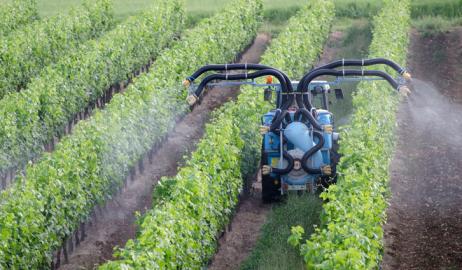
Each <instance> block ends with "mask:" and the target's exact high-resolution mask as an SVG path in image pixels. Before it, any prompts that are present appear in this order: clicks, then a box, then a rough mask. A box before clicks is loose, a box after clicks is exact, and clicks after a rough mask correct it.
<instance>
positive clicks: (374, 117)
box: [301, 0, 410, 269]
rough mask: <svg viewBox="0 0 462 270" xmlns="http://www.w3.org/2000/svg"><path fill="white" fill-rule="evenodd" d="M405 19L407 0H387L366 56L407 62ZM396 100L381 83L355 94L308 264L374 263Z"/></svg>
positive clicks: (305, 250)
mask: <svg viewBox="0 0 462 270" xmlns="http://www.w3.org/2000/svg"><path fill="white" fill-rule="evenodd" d="M409 23H410V16H409V2H408V1H400V0H387V1H385V2H384V6H383V8H382V10H381V11H380V13H379V15H378V16H376V17H375V18H374V31H373V40H372V44H371V46H370V51H369V56H370V57H385V58H390V59H393V60H395V61H397V62H398V63H405V61H406V52H407V46H408V30H409ZM389 72H392V71H389ZM397 105H398V98H397V95H396V93H395V92H393V91H392V90H391V89H390V87H389V86H388V85H387V84H383V83H373V84H361V85H360V90H358V92H357V93H356V95H355V96H354V99H353V106H354V108H355V113H354V115H353V118H352V121H351V125H350V126H349V127H348V128H346V129H345V130H344V131H343V133H342V134H341V138H342V140H341V142H340V146H341V147H340V149H341V153H342V154H343V156H342V159H341V163H340V164H339V168H338V172H339V180H338V184H337V185H333V186H331V187H330V188H329V190H328V192H325V193H323V194H322V195H321V196H322V198H323V199H326V200H328V202H326V203H325V204H324V212H323V214H322V215H321V219H322V223H323V226H322V227H321V228H319V229H317V230H316V232H315V234H313V235H312V236H311V238H310V240H309V241H307V242H306V243H305V244H303V245H302V248H301V252H302V255H303V256H304V258H305V261H306V267H307V268H308V269H376V268H378V265H379V263H380V260H381V256H382V255H381V254H382V238H383V231H382V224H383V223H384V221H385V218H386V216H385V210H386V207H387V203H386V198H387V195H388V194H389V190H388V176H389V175H388V165H389V163H390V160H391V156H392V151H393V147H394V144H393V141H394V140H393V137H394V127H395V112H396V109H397Z"/></svg>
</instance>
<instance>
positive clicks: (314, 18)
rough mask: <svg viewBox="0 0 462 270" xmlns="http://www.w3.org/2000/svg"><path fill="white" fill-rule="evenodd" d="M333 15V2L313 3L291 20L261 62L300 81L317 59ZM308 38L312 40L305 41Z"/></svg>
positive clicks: (327, 34)
mask: <svg viewBox="0 0 462 270" xmlns="http://www.w3.org/2000/svg"><path fill="white" fill-rule="evenodd" d="M334 16H335V14H334V5H333V3H332V2H331V1H326V2H325V3H323V4H320V3H319V1H310V2H309V4H307V5H305V6H304V7H303V8H301V9H300V11H299V12H298V13H297V15H295V16H294V17H292V18H291V19H290V20H289V22H288V25H287V27H286V30H285V31H283V32H282V33H281V34H280V35H279V36H278V38H277V39H276V40H275V41H273V43H272V45H271V48H270V49H269V50H268V52H267V53H265V55H264V56H263V58H262V62H263V63H266V64H268V65H270V66H273V67H275V68H278V69H280V70H283V71H285V72H286V73H287V75H288V76H289V78H292V79H296V78H300V77H301V76H302V75H303V73H305V72H306V71H307V70H309V69H311V68H312V67H313V65H314V64H315V62H316V60H317V59H318V57H319V55H320V53H321V51H322V46H321V45H322V44H324V42H325V40H326V39H327V37H328V36H329V29H330V26H331V22H332V18H333V17H334ZM307 36H309V38H303V37H307ZM294 43H295V44H294Z"/></svg>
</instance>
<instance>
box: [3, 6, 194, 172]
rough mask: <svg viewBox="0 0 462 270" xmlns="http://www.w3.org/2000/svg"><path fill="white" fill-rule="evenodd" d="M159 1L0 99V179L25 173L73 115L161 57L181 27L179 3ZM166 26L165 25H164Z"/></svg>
mask: <svg viewBox="0 0 462 270" xmlns="http://www.w3.org/2000/svg"><path fill="white" fill-rule="evenodd" d="M169 2H170V1H167V0H162V1H157V2H156V4H154V5H153V6H152V7H151V8H149V9H147V10H146V11H144V12H143V13H141V14H139V15H137V16H134V17H131V18H128V19H127V20H126V21H125V22H123V23H121V24H119V25H118V26H117V27H115V29H113V30H111V31H110V32H108V33H106V34H105V35H104V36H103V37H101V38H100V39H98V40H90V41H87V42H86V43H84V44H82V45H81V46H80V48H79V49H78V50H75V51H72V52H70V53H69V54H68V56H67V57H65V58H63V59H61V60H60V61H58V62H57V63H55V64H54V65H53V66H49V67H47V68H46V69H44V70H43V71H42V72H41V73H40V75H39V76H37V77H36V78H34V79H32V80H31V82H30V83H29V84H28V85H27V88H26V89H25V90H23V91H21V92H15V93H11V94H9V95H7V96H6V97H5V98H4V99H2V100H0V116H3V117H0V141H1V142H2V143H1V144H0V174H1V173H5V172H7V171H8V170H9V169H12V168H23V167H24V166H25V165H26V164H27V162H28V161H29V160H31V159H34V158H36V157H38V156H39V155H40V154H41V153H42V151H43V145H44V144H46V143H49V142H50V141H51V140H52V139H53V137H55V136H60V135H62V133H63V131H64V127H65V126H66V124H67V123H68V121H70V120H71V119H72V118H73V117H74V115H75V114H76V113H78V112H80V111H81V110H82V109H83V108H85V107H87V106H88V105H89V104H90V103H93V102H96V100H97V99H98V98H99V97H101V96H102V95H103V93H104V91H105V90H106V89H108V88H109V87H110V86H111V85H113V84H116V83H118V82H120V81H124V80H126V79H127V78H128V76H129V75H130V74H131V73H132V72H133V71H135V70H137V69H139V68H140V67H142V66H143V65H145V64H147V62H148V61H149V60H150V59H152V58H154V57H156V56H157V55H159V54H160V52H161V50H162V49H164V48H165V47H167V46H168V45H169V44H170V43H171V42H172V41H173V40H174V39H175V38H176V35H177V34H178V33H179V32H180V31H181V29H182V28H183V26H184V23H183V21H184V17H185V15H184V13H185V12H184V10H183V7H182V5H181V4H180V3H179V1H171V3H169ZM165 21H168V22H169V23H165Z"/></svg>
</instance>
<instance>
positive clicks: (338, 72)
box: [297, 69, 399, 110]
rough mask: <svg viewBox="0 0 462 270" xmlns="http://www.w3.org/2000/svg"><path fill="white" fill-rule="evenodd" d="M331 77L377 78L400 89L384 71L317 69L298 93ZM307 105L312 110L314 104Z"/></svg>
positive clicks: (298, 88)
mask: <svg viewBox="0 0 462 270" xmlns="http://www.w3.org/2000/svg"><path fill="white" fill-rule="evenodd" d="M323 75H329V76H338V77H340V76H376V77H381V78H383V79H385V80H386V81H387V82H388V83H389V84H391V86H393V88H394V89H398V86H399V84H398V82H397V81H395V80H394V79H393V78H392V77H391V76H390V75H388V74H387V73H385V72H383V71H378V70H335V69H315V70H313V71H311V72H309V73H307V74H306V75H305V76H304V77H303V78H302V80H301V81H300V82H299V84H298V87H297V92H307V91H308V86H309V84H310V83H311V81H313V80H314V79H315V78H317V77H320V76H323ZM307 103H308V104H306V105H307V106H308V107H307V109H308V110H311V108H312V104H311V102H307Z"/></svg>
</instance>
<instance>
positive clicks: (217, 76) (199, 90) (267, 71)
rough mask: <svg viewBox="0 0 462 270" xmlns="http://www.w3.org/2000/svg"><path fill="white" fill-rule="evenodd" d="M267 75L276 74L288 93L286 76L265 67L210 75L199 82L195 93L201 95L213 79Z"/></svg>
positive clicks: (231, 79) (241, 78)
mask: <svg viewBox="0 0 462 270" xmlns="http://www.w3.org/2000/svg"><path fill="white" fill-rule="evenodd" d="M267 75H271V76H274V77H276V79H277V80H278V81H279V83H280V85H281V90H282V92H283V93H288V91H289V89H288V87H287V82H286V80H285V78H284V76H283V75H282V74H281V73H280V72H278V71H276V70H274V69H263V70H259V71H257V72H254V73H244V74H212V75H209V76H207V77H205V78H204V79H203V80H202V81H201V83H200V84H199V86H198V87H197V89H196V92H195V93H194V94H195V95H196V96H197V97H199V96H200V95H201V93H202V91H203V89H204V87H205V86H206V85H207V84H208V83H209V82H210V81H213V80H230V81H236V80H245V79H255V78H258V77H262V76H267Z"/></svg>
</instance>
